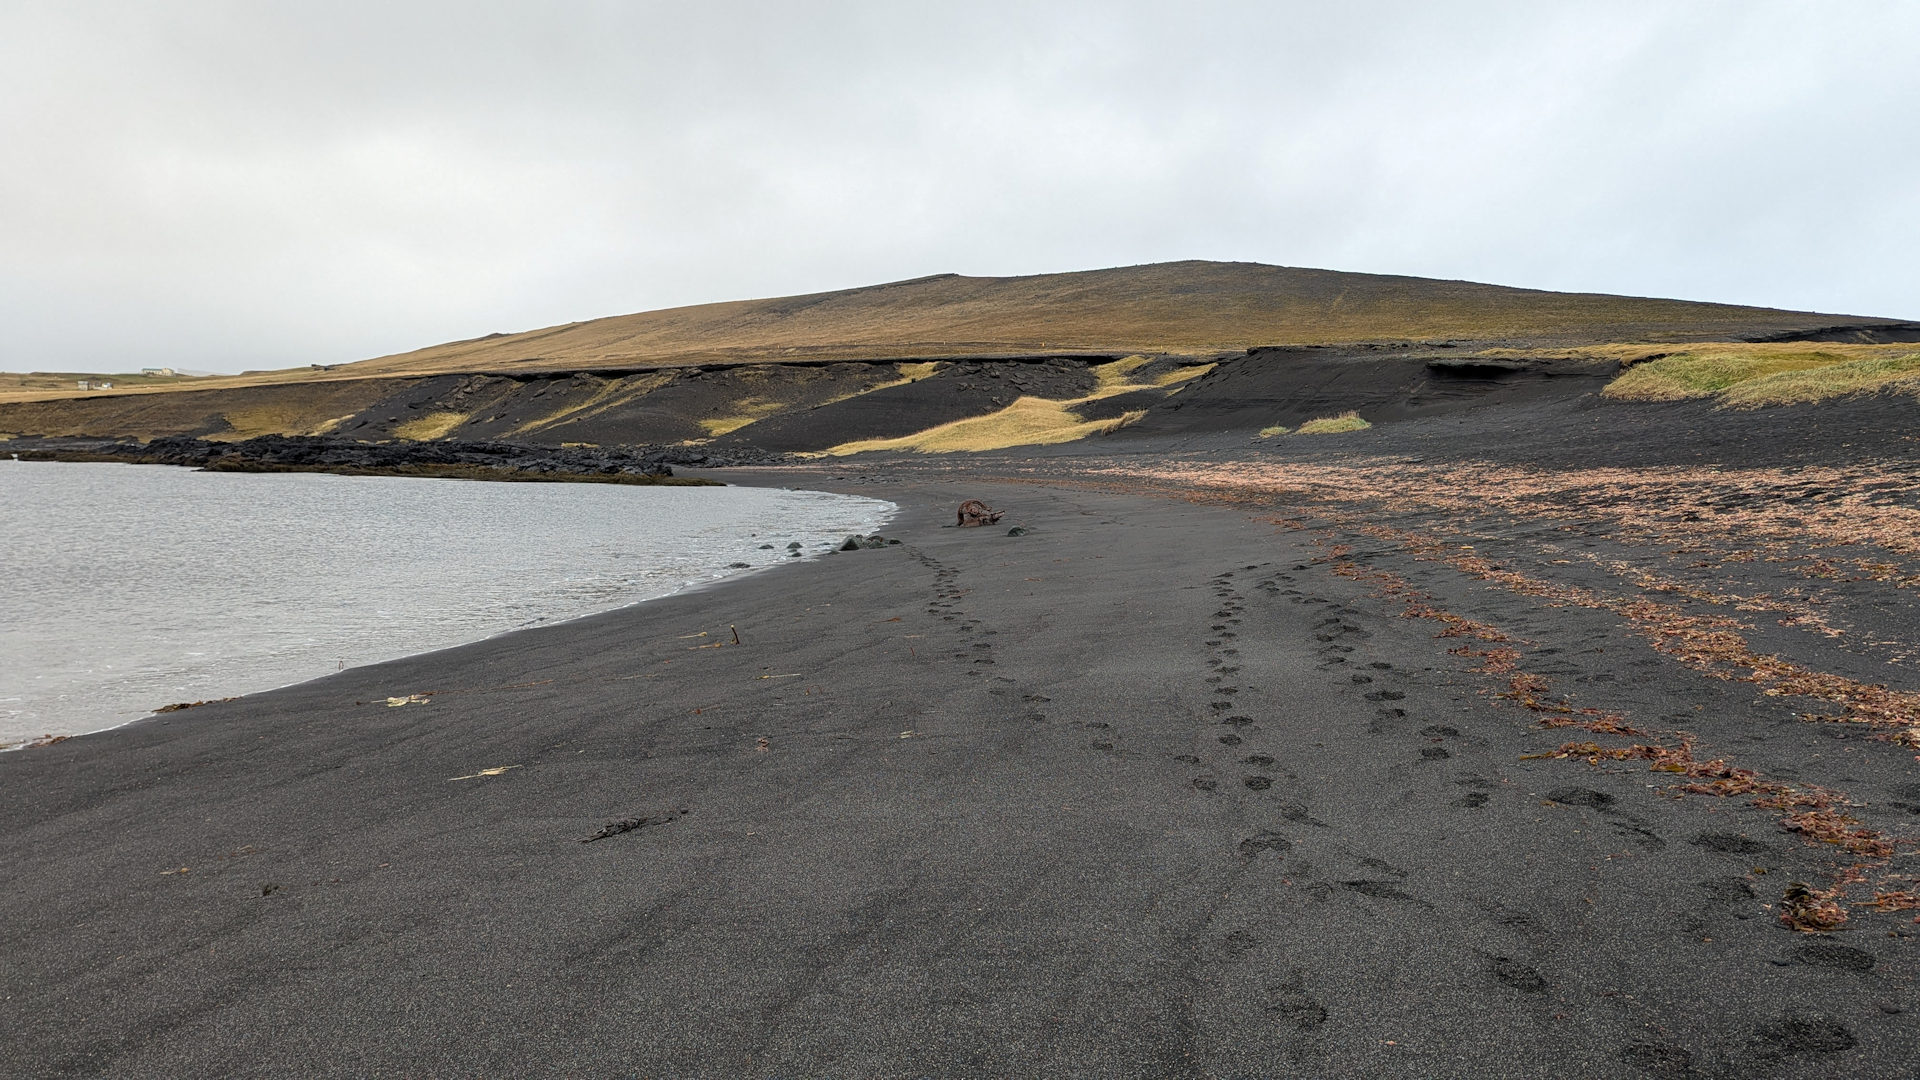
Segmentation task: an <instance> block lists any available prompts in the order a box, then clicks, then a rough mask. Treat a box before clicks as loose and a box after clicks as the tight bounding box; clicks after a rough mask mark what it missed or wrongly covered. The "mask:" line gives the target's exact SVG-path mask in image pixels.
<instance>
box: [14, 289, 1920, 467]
mask: <svg viewBox="0 0 1920 1080" xmlns="http://www.w3.org/2000/svg"><path fill="white" fill-rule="evenodd" d="M1916 334H1920V327H1915V326H1913V325H1912V324H1900V323H1895V322H1893V321H1892V320H1886V319H1869V318H1860V317H1856V316H1844V315H1823V314H1818V313H1812V312H1794V311H1778V310H1773V309H1768V308H1751V307H1738V306H1733V305H1726V304H1701V303H1692V302H1687V301H1680V300H1657V299H1642V298H1634V297H1620V296H1604V295H1595V294H1580V293H1554V292H1543V291H1539V290H1533V289H1513V288H1506V287H1502V286H1496V285H1480V284H1474V283H1471V282H1462V281H1432V280H1427V279H1423V278H1409V277H1391V276H1385V275H1379V274H1350V273H1340V272H1335V271H1330V270H1303V269H1294V268H1288V267H1277V266H1263V265H1259V264H1254V263H1211V262H1182V263H1164V264H1158V265H1152V266H1134V267H1123V268H1119V269H1112V270H1095V271H1088V272H1083V273H1071V274H1044V275H1038V276H1032V277H1017V278H969V277H960V276H958V275H952V274H948V275H942V276H938V277H930V278H921V279H918V280H914V281H904V282H896V283H894V284H889V285H876V286H871V287H868V288H860V289H847V290H842V291H839V292H828V293H816V294H813V295H809V296H795V297H782V298H778V299H771V300H742V301H734V302H730V303H720V304H703V305H699V306H695V307H684V308H671V309H667V310H662V311H648V312H642V313H639V314H635V315H619V316H613V317H610V318H605V319H595V320H592V321H590V322H583V323H572V324H569V325H566V326H557V327H548V328H545V329H541V330H533V331H528V332H525V333H518V334H494V335H489V336H487V337H483V338H475V339H472V340H467V341H456V342H450V343H448V344H444V345H436V346H433V347H431V348H426V349H419V350H416V351H413V352H408V353H401V354H397V355H393V356H385V357H379V358H377V359H373V360H364V361H361V362H358V363H345V364H336V365H325V366H318V365H316V366H312V367H307V368H297V369H291V370H286V371H263V372H249V373H247V374H244V375H239V376H220V377H212V378H169V379H144V380H143V379H137V378H135V379H127V378H122V377H116V378H115V385H114V388H113V389H112V390H109V391H99V390H94V391H87V392H81V391H78V390H77V389H76V387H75V380H76V378H77V376H74V375H58V376H56V375H37V376H20V377H0V437H4V436H6V435H9V434H12V435H21V434H42V435H55V436H63V435H89V436H129V435H131V436H139V437H142V438H150V437H154V436H159V435H194V436H199V437H204V438H210V439H226V440H231V439H244V438H249V437H252V436H256V435H267V434H310V435H336V436H342V437H345V438H348V439H353V440H358V441H367V442H380V441H388V440H396V439H397V440H422V441H428V440H441V439H454V440H467V441H473V440H501V441H508V442H516V443H543V444H553V445H567V444H588V445H637V444H682V445H706V444H709V443H712V444H716V445H717V446H719V447H726V446H729V445H732V446H742V447H756V448H760V449H765V450H771V451H780V452H855V451H857V450H862V449H916V450H941V449H977V448H983V447H989V446H996V445H1028V444H1036V443H1049V442H1059V441H1068V440H1077V439H1080V438H1085V437H1087V436H1089V435H1090V434H1100V433H1106V432H1112V431H1117V430H1119V429H1121V428H1129V429H1132V430H1134V431H1135V432H1136V433H1142V432H1152V431H1156V430H1160V431H1167V432H1173V431H1176V430H1177V431H1188V430H1216V429H1218V430H1224V429H1228V428H1235V429H1237V428H1239V427H1248V426H1250V430H1255V431H1259V430H1268V429H1273V430H1278V429H1280V428H1284V427H1290V426H1291V425H1295V424H1311V423H1312V422H1314V421H1316V420H1324V419H1325V418H1327V417H1339V416H1342V415H1344V414H1345V413H1346V412H1349V411H1352V410H1359V415H1360V416H1361V417H1363V418H1365V419H1366V420H1369V421H1371V420H1378V419H1386V420H1391V419H1393V418H1396V417H1401V416H1407V417H1410V416H1415V415H1423V414H1425V413H1427V412H1431V411H1433V410H1435V409H1452V408H1460V407H1468V406H1470V405H1476V403H1482V404H1483V403H1488V402H1493V401H1497V400H1509V399H1513V400H1518V399H1520V398H1524V397H1526V396H1527V395H1531V394H1535V393H1544V392H1548V390H1549V388H1554V389H1552V390H1551V392H1554V393H1574V392H1586V391H1587V390H1598V389H1599V388H1600V387H1601V386H1602V385H1604V384H1605V383H1606V382H1607V380H1610V379H1613V378H1614V377H1615V376H1616V375H1619V374H1620V372H1621V370H1622V369H1623V368H1633V369H1634V370H1630V371H1629V372H1628V376H1630V378H1623V379H1622V380H1621V381H1622V384H1623V385H1622V387H1621V388H1620V389H1618V390H1616V391H1612V393H1613V396H1616V397H1620V398H1622V399H1624V400H1639V399H1649V398H1653V399H1674V398H1679V397H1687V396H1696V395H1699V394H1720V393H1723V392H1725V391H1726V390H1727V387H1728V386H1731V385H1732V383H1733V382H1738V381H1740V380H1741V379H1743V378H1751V377H1759V376H1763V375H1765V376H1770V377H1775V378H1774V381H1773V382H1771V383H1769V384H1768V386H1769V387H1771V389H1770V390H1769V393H1770V394H1772V395H1773V396H1774V397H1778V396H1779V395H1781V394H1788V395H1789V396H1791V395H1798V396H1800V397H1805V396H1807V394H1808V393H1809V392H1810V391H1809V389H1808V388H1809V387H1811V388H1813V389H1822V392H1823V393H1824V392H1825V390H1824V389H1823V388H1829V386H1831V388H1833V392H1835V393H1844V392H1855V391H1858V390H1865V389H1872V388H1874V387H1877V386H1879V385H1881V384H1883V383H1887V384H1891V383H1898V384H1900V385H1902V386H1904V385H1905V383H1906V381H1907V380H1908V379H1909V378H1910V377H1911V376H1912V375H1913V370H1912V364H1913V362H1914V361H1913V360H1912V359H1911V356H1912V354H1913V351H1914V350H1913V348H1912V347H1911V346H1899V345H1894V344H1880V345H1874V344H1867V342H1872V341H1884V342H1911V341H1913V340H1914V339H1915V338H1914V335H1916ZM1815 342H1831V343H1833V344H1831V345H1830V346H1829V345H1821V346H1819V347H1818V348H1815V347H1813V346H1812V345H1811V344H1808V343H1815ZM1795 343H1798V344H1795ZM1763 354H1764V355H1763ZM1467 358H1478V359H1473V360H1471V361H1470V362H1465V361H1467ZM1843 361H1844V362H1845V364H1844V365H1842V366H1843V367H1844V370H1841V369H1840V368H1835V372H1837V373H1838V374H1839V375H1844V376H1845V377H1844V378H1837V377H1836V376H1835V374H1834V373H1829V372H1826V371H1825V370H1824V368H1823V367H1822V365H1834V364H1842V362H1843ZM1642 362H1644V370H1642V369H1640V368H1635V365H1636V364H1642ZM1845 365H1851V366H1845ZM1816 369H1819V370H1816ZM1856 369H1858V370H1856ZM1589 384H1591V385H1589ZM1582 388H1585V389H1582ZM1816 396H1818V395H1816ZM1176 397H1177V398H1178V403H1175V401H1174V399H1175V398H1176ZM1766 400H1773V398H1771V397H1770V398H1767V399H1766ZM1163 405H1164V406H1166V408H1161V406H1163ZM1476 407H1477V406H1476Z"/></svg>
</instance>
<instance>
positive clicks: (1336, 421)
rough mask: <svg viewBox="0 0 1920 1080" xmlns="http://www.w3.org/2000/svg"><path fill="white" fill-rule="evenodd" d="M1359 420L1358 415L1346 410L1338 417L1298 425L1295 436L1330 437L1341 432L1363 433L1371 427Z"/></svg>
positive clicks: (1324, 417) (1328, 417)
mask: <svg viewBox="0 0 1920 1080" xmlns="http://www.w3.org/2000/svg"><path fill="white" fill-rule="evenodd" d="M1372 426H1373V425H1372V424H1369V423H1367V422H1366V421H1365V420H1362V419H1361V418H1360V414H1359V413H1357V412H1354V411H1353V410H1352V409H1348V410H1347V411H1346V412H1343V413H1341V414H1340V415H1338V416H1322V417H1319V418H1318V419H1314V420H1309V421H1307V422H1306V423H1304V424H1301V425H1300V429H1299V430H1298V431H1295V432H1294V434H1295V435H1331V434H1334V433H1336V432H1341V431H1365V430H1366V429H1368V428H1370V427H1372Z"/></svg>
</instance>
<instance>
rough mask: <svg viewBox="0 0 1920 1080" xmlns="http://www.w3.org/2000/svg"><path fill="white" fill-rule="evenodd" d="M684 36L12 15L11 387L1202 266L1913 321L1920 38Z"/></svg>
mask: <svg viewBox="0 0 1920 1080" xmlns="http://www.w3.org/2000/svg"><path fill="white" fill-rule="evenodd" d="M688 7H689V6H687V5H678V4H651V5H636V4H624V3H612V2H607V3H584V2H583V3H572V4H558V5H554V4H539V5H535V4H530V3H529V4H489V3H486V2H485V0H473V2H469V3H463V4H452V3H423V2H410V0H389V2H387V3H382V4H372V3H342V4H330V5H325V6H322V5H293V4H284V5H272V4H259V3H205V2H202V3H193V2H183V0H176V2H172V3H148V4H138V3H102V2H87V0H68V2H62V3H45V2H39V0H16V2H15V3H13V4H10V5H8V6H7V7H6V8H5V9H4V11H3V12H0V146H4V148H5V149H4V153H5V155H6V156H5V161H6V163H7V168H5V169H3V170H0V235H4V236H5V237H6V238H7V241H6V243H5V244H4V245H0V319H3V320H4V325H5V326H6V327H7V333H6V334H5V335H4V337H0V368H9V369H20V368H40V369H47V368H62V367H68V368H96V367H127V366H141V365H144V364H154V363H173V364H179V365H185V366H189V367H201V368H217V369H238V368H241V367H266V366H279V365H285V364H295V363H306V362H316V361H327V362H331V361H338V360H346V359H356V358H360V357H364V356H369V355H375V354H379V353H384V352H391V351H396V350H400V349H405V348H410V347H413V346H417V345H422V344H428V343H432V342H435V341H439V340H445V339H449V338H455V337H466V336H471V335H474V334H479V333H485V332H488V331H492V330H505V329H518V328H526V327H531V326H537V325H543V324H548V323H554V322H561V321H566V320H569V319H576V318H590V317H594V316H597V315H604V314H613V313H617V312H623V311H632V310H639V309H643V308H648V307H657V306H665V305H670V304H682V303H698V302H701V301H705V300H718V299H731V298H736V297H741V296H756V295H773V294H779V293H785V292H799V291H813V290H817V289H825V288H834V287H841V286H847V285H855V284H864V283H869V282H873V281H879V280H887V279H894V278H902V277H911V276H917V275H920V274H927V273H937V272H941V271H946V270H955V271H959V272H963V273H976V274H1005V273H1034V272H1043V271H1049V270H1065V269H1085V268H1092V267H1097V266H1106V265H1115V264H1124V263H1137V262H1148V261H1157V260H1162V259H1175V258H1233V259H1253V260H1259V261H1264V262H1275V263H1285V264H1292V265H1309V266H1331V267H1336V268H1341V269H1354V270H1376V271H1382V272H1395V273H1416V274H1426V275H1432V276H1440V277H1466V278H1474V279H1478V280H1491V281H1499V282H1503V283H1508V284H1521V285H1533V286H1539V287H1546V288H1563V289H1589V290H1603V291H1614V292H1627V293H1638V294H1652V295H1672V296H1683V297H1689V298H1699V299H1714V300H1730V301H1737V302H1747V303H1762V304H1773V305H1779V306H1787V307H1806V308H1818V309H1824V310H1838V311H1848V312H1856V313H1867V314H1891V315H1903V316H1908V317H1920V310H1916V308H1915V305H1914V302H1913V300H1912V299H1911V298H1912V297H1914V296H1915V295H1920V289H1916V285H1920V271H1916V270H1915V268H1914V260H1913V259H1912V258H1911V252H1912V251H1913V250H1914V249H1915V246H1916V245H1915V241H1916V240H1917V239H1920V185H1915V184H1913V183H1912V181H1911V177H1912V176H1913V175H1914V173H1915V167H1916V165H1920V137H1917V136H1920V131H1916V127H1917V126H1920V121H1917V120H1916V116H1920V113H1917V112H1916V110H1913V109H1912V108H1911V105H1910V103H1911V102H1912V101H1915V100H1920V72H1917V71H1916V67H1915V65H1913V64H1911V63H1910V62H1908V58H1907V57H1905V56H1904V55H1903V52H1904V50H1905V43H1907V42H1911V41H1912V40H1914V39H1915V31H1920V8H1915V7H1913V6H1911V5H1904V4H1895V3H1880V4H1875V3H1854V4H1848V5H1809V4H1801V3H1764V2H1761V3H1696V4H1687V5H1673V4H1658V5H1656V4H1621V3H1609V4H1576V5H1537V4H1496V3H1486V4H1453V5H1436V4H1427V3H1373V4H1351V5H1341V6H1339V8H1338V9H1337V11H1336V10H1333V9H1332V6H1331V5H1321V4H1272V3H1216V4H1179V5H1174V4H1164V5H1148V4H1136V5H1128V4H1088V5H1069V4H1056V5H1018V4H1001V5H994V4H968V5H954V6H950V7H947V8H943V9H939V10H935V11H929V10H926V9H925V6H924V5H900V4H879V3H874V4H822V5H791V4H773V3H766V4H724V3H720V4H707V5H702V6H700V7H699V8H698V10H697V11H689V10H688ZM1034 8H1039V9H1040V12H1039V13H1038V14H1036V13H1035V12H1034V11H1033V10H1032V9H1034Z"/></svg>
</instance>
